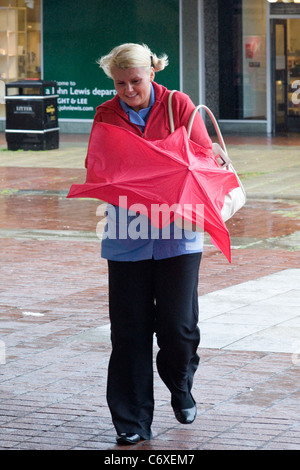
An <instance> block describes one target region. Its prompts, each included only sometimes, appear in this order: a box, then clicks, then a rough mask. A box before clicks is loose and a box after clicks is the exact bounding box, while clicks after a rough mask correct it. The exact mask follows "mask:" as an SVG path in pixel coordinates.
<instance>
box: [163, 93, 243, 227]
mask: <svg viewBox="0 0 300 470" xmlns="http://www.w3.org/2000/svg"><path fill="white" fill-rule="evenodd" d="M175 91H176V90H173V91H172V92H171V93H170V95H169V102H168V111H169V121H170V129H171V132H174V130H175V128H174V119H173V108H172V97H173V94H174V92H175ZM200 109H204V110H205V111H206V112H207V114H208V115H209V117H210V119H211V121H212V123H213V125H214V128H215V131H216V133H217V136H218V140H219V143H216V142H215V143H213V144H212V150H213V154H214V156H215V159H216V163H217V165H218V167H219V168H222V169H223V170H224V171H231V172H233V173H234V174H235V176H236V178H237V181H238V183H239V186H238V187H237V188H234V189H233V190H232V191H230V192H229V193H228V194H226V196H225V200H224V205H223V207H222V211H221V214H222V218H223V221H224V222H226V220H228V219H230V218H231V217H232V216H233V215H234V214H235V213H236V212H237V211H238V210H239V209H241V208H242V207H243V206H244V205H245V204H246V201H247V197H246V191H245V189H244V187H243V185H242V183H241V180H240V179H239V177H238V175H237V173H236V171H235V169H234V167H233V165H232V161H231V160H230V158H229V156H228V153H227V149H226V145H225V142H224V139H223V136H222V133H221V131H220V128H219V125H218V123H217V120H216V118H215V116H214V114H213V113H212V111H211V110H210V109H209V108H208V107H207V106H205V105H204V104H199V105H198V106H196V108H195V109H194V111H193V113H192V115H191V117H190V120H189V123H188V128H187V133H188V137H189V138H190V135H191V130H192V126H193V122H194V119H195V115H196V113H197V112H198V111H199V110H200Z"/></svg>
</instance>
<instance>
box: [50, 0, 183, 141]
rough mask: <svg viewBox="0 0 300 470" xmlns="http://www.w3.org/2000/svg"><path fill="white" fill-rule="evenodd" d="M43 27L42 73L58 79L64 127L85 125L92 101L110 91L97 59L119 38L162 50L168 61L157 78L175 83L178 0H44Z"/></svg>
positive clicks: (175, 85)
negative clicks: (49, 0)
mask: <svg viewBox="0 0 300 470" xmlns="http://www.w3.org/2000/svg"><path fill="white" fill-rule="evenodd" d="M43 31H44V38H43V39H44V78H45V79H47V80H55V81H57V82H58V91H59V118H60V127H61V129H62V131H63V132H66V131H70V132H72V131H74V130H75V129H76V130H77V131H78V129H79V131H81V132H87V131H89V129H90V125H91V122H90V121H91V120H92V119H93V116H94V113H95V108H96V106H98V105H99V104H101V103H103V102H104V101H106V100H107V99H111V98H112V97H113V96H114V89H113V82H112V80H111V79H109V78H107V77H106V75H105V74H104V72H103V71H102V70H100V69H99V67H98V65H97V64H96V60H97V59H98V58H99V57H100V56H102V55H104V54H106V53H108V52H109V51H110V50H111V49H112V48H113V47H115V46H117V45H118V44H121V43H124V42H138V43H146V44H148V46H149V47H150V48H151V49H152V50H153V52H155V53H156V54H158V55H159V54H160V53H163V52H166V53H167V54H168V56H169V66H168V67H167V68H166V69H165V70H164V71H163V72H160V73H158V74H157V75H156V81H157V82H159V83H163V84H164V85H165V86H166V87H168V88H171V89H173V88H176V89H178V88H179V1H178V0H164V1H163V2H162V1H160V0H152V1H151V2H148V1H144V0H127V1H126V2H120V1H119V0H110V1H107V0H85V1H84V2H82V1H79V0H64V1H63V2H62V1H60V0H52V1H51V2H48V1H45V2H44V9H43ZM74 120H76V121H75V122H74ZM78 125H79V127H78Z"/></svg>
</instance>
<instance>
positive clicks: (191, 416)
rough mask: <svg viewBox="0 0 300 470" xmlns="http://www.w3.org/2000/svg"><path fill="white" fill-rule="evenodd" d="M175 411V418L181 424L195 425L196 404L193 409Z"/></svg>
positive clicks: (175, 409)
mask: <svg viewBox="0 0 300 470" xmlns="http://www.w3.org/2000/svg"><path fill="white" fill-rule="evenodd" d="M173 410H174V414H175V418H176V419H177V421H179V423H181V424H191V423H193V421H195V418H196V416H197V407H196V404H195V405H194V406H193V407H192V408H185V409H180V408H173Z"/></svg>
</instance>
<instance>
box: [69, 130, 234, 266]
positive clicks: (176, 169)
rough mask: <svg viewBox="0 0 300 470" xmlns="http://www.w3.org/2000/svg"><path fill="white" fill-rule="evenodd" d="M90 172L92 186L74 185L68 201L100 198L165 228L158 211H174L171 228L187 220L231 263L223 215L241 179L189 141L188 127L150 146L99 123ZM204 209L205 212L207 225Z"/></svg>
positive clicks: (88, 183) (91, 147)
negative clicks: (228, 197) (227, 197)
mask: <svg viewBox="0 0 300 470" xmlns="http://www.w3.org/2000/svg"><path fill="white" fill-rule="evenodd" d="M86 166H87V176H86V182H85V183H84V184H73V185H72V186H71V188H70V191H69V194H68V197H70V198H74V197H88V198H96V199H100V200H103V201H106V202H108V203H110V204H113V205H116V206H120V207H125V208H126V209H130V208H131V207H133V206H134V205H135V206H134V207H137V206H136V204H138V210H139V212H142V213H144V214H146V215H147V216H148V217H149V219H150V221H151V224H153V225H156V226H157V225H158V226H159V227H162V226H163V224H164V218H158V217H157V210H153V209H154V208H156V209H157V208H159V209H158V210H161V207H162V205H164V207H169V208H170V207H172V214H170V212H169V214H170V218H169V220H168V223H171V222H173V221H174V220H176V219H177V218H183V219H186V220H188V221H189V222H190V223H191V224H195V225H202V227H203V229H204V230H205V231H206V232H207V233H209V235H210V236H211V240H212V243H213V244H214V245H215V246H217V247H218V248H219V249H220V250H221V251H222V252H223V253H224V255H225V256H226V257H227V259H228V260H229V261H230V260H231V255H230V237H229V233H228V230H227V228H226V226H225V224H224V222H223V220H222V216H221V209H222V206H223V203H224V198H225V195H226V194H228V193H229V191H231V190H232V189H234V188H236V187H237V186H238V181H237V178H236V176H235V175H234V173H231V172H229V171H224V170H222V169H219V167H218V166H217V164H216V162H215V157H214V156H213V153H212V151H211V150H210V149H205V148H204V147H202V146H200V145H198V144H196V143H195V142H193V141H191V140H189V139H188V136H187V131H186V129H185V127H180V128H178V129H177V130H176V131H175V132H173V133H172V134H170V135H169V136H168V137H167V138H166V139H162V140H155V141H149V140H145V139H143V138H141V137H139V136H137V135H135V134H133V133H132V132H130V131H127V130H126V129H122V128H121V127H118V126H114V125H111V124H106V123H100V122H99V123H97V124H96V125H95V126H94V128H93V131H92V134H91V138H90V142H89V147H88V153H87V165H86ZM123 196H126V197H123ZM199 207H204V213H202V214H203V217H202V218H201V220H199V209H198V208H199ZM143 208H144V209H143ZM185 208H188V210H185Z"/></svg>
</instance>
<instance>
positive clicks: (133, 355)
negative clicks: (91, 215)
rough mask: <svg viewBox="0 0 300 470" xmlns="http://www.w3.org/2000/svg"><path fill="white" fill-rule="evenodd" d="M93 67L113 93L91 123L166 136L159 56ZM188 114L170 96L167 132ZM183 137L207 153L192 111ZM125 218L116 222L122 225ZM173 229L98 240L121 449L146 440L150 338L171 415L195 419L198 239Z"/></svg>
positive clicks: (110, 389)
mask: <svg viewBox="0 0 300 470" xmlns="http://www.w3.org/2000/svg"><path fill="white" fill-rule="evenodd" d="M99 65H100V67H101V68H102V69H103V70H104V72H105V73H106V74H107V75H108V76H109V77H110V78H112V79H113V81H114V86H115V90H116V92H117V94H116V96H115V97H114V98H113V99H112V100H110V101H107V102H106V103H104V104H102V105H101V106H99V107H98V108H97V112H96V115H95V120H94V125H95V123H97V122H105V123H108V124H113V125H116V126H120V127H123V128H124V129H127V130H129V131H131V132H133V133H135V134H137V135H138V136H140V137H143V138H145V139H149V140H156V139H164V138H166V137H167V136H168V135H169V134H170V127H169V118H168V96H169V94H170V91H169V90H167V89H166V88H165V87H163V86H162V85H158V84H157V83H155V82H154V78H155V72H158V71H161V70H163V69H164V68H165V67H166V66H167V65H168V59H167V56H166V55H163V56H162V57H160V58H158V57H157V56H156V55H155V54H153V53H152V52H151V51H150V49H149V48H148V47H147V46H146V45H139V44H132V43H129V44H123V45H121V46H118V47H116V48H114V49H113V50H112V51H111V52H110V53H109V54H108V55H106V56H104V57H102V58H101V59H100V60H99ZM194 108H195V106H194V105H193V103H192V101H191V100H190V98H189V97H188V96H187V95H185V94H183V93H179V92H177V93H175V95H174V96H173V111H174V121H175V128H178V127H180V126H187V124H188V120H189V117H190V115H191V113H192V111H193V110H194ZM191 139H192V140H194V141H195V142H197V143H199V144H200V145H202V146H203V147H206V148H211V145H212V144H211V140H210V138H209V136H208V134H207V131H206V128H205V126H204V123H203V121H202V119H201V117H200V114H199V113H198V115H197V117H196V120H195V124H194V126H193V130H192V133H191ZM115 210H120V211H122V210H124V209H117V208H116V209H115ZM110 212H113V211H109V210H108V218H109V217H110V216H109V214H110ZM133 217H135V216H134V215H129V216H128V217H126V218H125V219H124V220H127V223H129V222H130V221H131V220H132V218H133ZM116 219H118V220H119V219H121V220H122V217H116V218H115V220H116ZM149 223H150V222H149ZM108 225H109V224H108ZM123 228H124V227H123ZM118 229H119V230H121V229H122V227H118ZM174 231H175V229H174V225H173V224H171V230H170V237H168V239H166V238H165V237H162V236H160V237H159V238H157V237H155V238H154V239H151V237H140V238H137V239H130V237H127V239H124V237H119V238H118V237H117V239H116V237H112V238H111V239H110V238H109V234H107V233H106V237H105V238H104V240H103V241H102V257H103V258H105V259H107V260H108V268H109V313H110V321H111V339H112V353H111V358H110V362H109V367H108V383H107V400H108V405H109V408H110V411H111V415H112V420H113V423H114V426H115V428H116V431H117V442H118V444H121V445H122V444H123V445H126V444H135V443H137V442H138V441H139V440H141V439H151V436H152V433H151V423H152V419H153V410H154V396H153V362H152V361H153V358H152V354H153V350H152V346H153V334H154V332H155V333H156V336H157V344H158V346H159V352H158V354H157V369H158V372H159V375H160V377H161V379H162V380H163V382H164V383H165V384H166V386H167V387H168V389H169V390H170V392H171V405H172V407H173V410H174V413H175V417H176V418H177V420H178V421H179V422H180V423H183V424H188V423H192V422H193V421H194V419H195V417H196V412H197V409H196V403H195V400H194V398H193V396H192V394H191V389H192V384H193V377H194V373H195V371H196V369H197V367H198V363H199V357H198V355H197V348H198V345H199V341H200V332H199V328H198V326H197V323H198V294H197V285H198V271H199V266H200V261H201V254H202V247H203V245H202V234H201V233H193V234H192V239H191V233H190V234H187V233H186V231H185V232H184V231H182V237H181V238H180V239H178V237H176V238H175V236H174ZM149 232H150V231H149ZM117 233H119V231H117Z"/></svg>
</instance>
